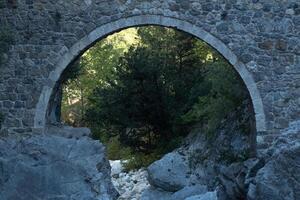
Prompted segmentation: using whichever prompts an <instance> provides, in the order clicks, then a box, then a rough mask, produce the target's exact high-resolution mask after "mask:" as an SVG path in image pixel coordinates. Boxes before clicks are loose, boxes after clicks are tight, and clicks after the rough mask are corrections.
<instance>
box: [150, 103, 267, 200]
mask: <svg viewBox="0 0 300 200" xmlns="http://www.w3.org/2000/svg"><path fill="white" fill-rule="evenodd" d="M241 111H243V113H244V115H241V114H239V113H240V112H241ZM238 116H243V117H244V118H242V117H238ZM248 117H249V116H248V115H247V109H245V110H244V109H242V108H241V109H238V111H236V112H234V113H232V114H230V115H229V116H228V117H227V119H226V120H224V121H223V122H222V125H221V126H220V127H219V129H218V130H216V133H215V136H211V137H210V138H208V137H207V135H205V134H204V133H203V132H201V130H199V128H195V130H193V131H192V132H191V133H190V135H189V136H188V137H187V138H186V141H185V143H184V144H183V145H182V146H181V147H180V148H178V149H176V150H175V151H173V152H171V153H169V154H167V155H165V156H164V157H163V158H162V159H161V160H159V161H156V162H154V163H153V164H152V165H150V166H149V167H148V173H149V182H150V184H151V185H152V186H154V187H156V188H159V189H162V190H165V191H168V192H174V191H177V192H176V193H177V195H180V194H184V195H185V197H190V196H193V195H201V194H203V193H204V192H207V191H214V190H216V191H218V192H220V195H221V196H222V197H223V199H224V200H229V199H243V197H245V196H246V191H245V190H246V189H244V188H245V186H244V182H245V179H246V178H245V175H246V173H247V172H249V174H254V175H251V177H250V175H249V177H248V179H249V181H250V178H253V176H255V174H256V172H257V171H258V169H259V167H257V166H258V164H257V162H256V159H252V160H248V162H247V163H248V164H247V166H248V165H249V167H245V165H244V163H243V161H245V160H247V159H248V158H249V156H250V154H249V151H250V150H251V146H250V145H249V144H250V142H249V141H250V140H251V134H246V133H245V131H246V130H244V128H243V127H244V126H243V125H245V122H246V121H247V119H248ZM237 119H239V120H237ZM259 166H260V165H259ZM260 167H262V166H260ZM248 168H249V169H248ZM257 168H258V169H257ZM250 172H251V173H250ZM195 186H202V187H203V186H205V188H206V189H204V190H203V189H202V190H201V189H198V190H197V191H198V193H196V194H195V193H194V192H195V191H194V190H192V188H193V187H195ZM178 190H179V191H178ZM153 191H154V193H156V191H155V190H153ZM147 192H148V193H151V191H147ZM160 193H161V192H160ZM176 193H173V194H172V196H170V198H169V199H176V198H175V197H176ZM168 194H169V193H168ZM156 195H158V194H156ZM199 198H200V197H199ZM178 199H180V198H178ZM182 199H183V198H182ZM223 199H222V200H223Z"/></svg>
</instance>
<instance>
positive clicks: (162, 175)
mask: <svg viewBox="0 0 300 200" xmlns="http://www.w3.org/2000/svg"><path fill="white" fill-rule="evenodd" d="M147 170H148V176H149V177H148V180H149V182H150V184H151V185H153V186H155V187H159V188H161V189H163V190H165V191H169V192H176V191H178V190H180V189H182V188H184V187H185V186H186V185H187V184H188V178H189V177H188V175H187V174H188V170H189V167H188V163H187V160H186V159H185V158H184V157H183V156H182V155H180V154H178V152H172V153H169V154H167V155H165V156H164V157H163V159H161V160H158V161H156V162H154V163H153V164H151V165H150V166H149V167H148V169H147Z"/></svg>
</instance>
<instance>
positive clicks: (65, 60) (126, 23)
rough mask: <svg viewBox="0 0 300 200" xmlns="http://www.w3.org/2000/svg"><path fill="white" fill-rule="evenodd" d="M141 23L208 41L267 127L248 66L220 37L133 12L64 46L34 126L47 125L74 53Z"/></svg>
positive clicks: (183, 23)
mask: <svg viewBox="0 0 300 200" xmlns="http://www.w3.org/2000/svg"><path fill="white" fill-rule="evenodd" d="M142 25H160V26H165V27H172V28H176V29H178V30H182V31H184V32H187V33H190V34H191V35H193V36H195V37H197V38H199V39H201V40H203V41H205V42H207V43H208V44H209V45H211V46H212V47H213V48H215V49H216V50H217V51H218V52H219V53H220V54H222V55H223V56H224V58H226V59H227V60H228V61H229V62H230V63H231V65H232V66H233V67H234V68H235V70H236V71H237V72H238V74H239V75H240V77H241V78H242V80H243V81H244V83H245V85H246V87H247V89H248V91H249V94H250V96H251V99H252V104H253V108H254V112H255V120H256V131H257V133H258V134H260V133H263V132H265V131H266V118H265V113H264V108H263V103H262V99H261V96H260V93H259V91H258V88H257V86H256V83H255V81H254V79H253V77H252V74H251V73H250V72H249V71H248V70H247V68H246V66H245V65H244V64H243V63H242V62H241V61H239V59H238V58H237V56H236V55H235V54H234V53H233V52H232V51H231V50H230V49H229V48H228V47H227V46H226V45H225V44H224V43H223V42H222V41H221V40H219V39H218V38H216V37H215V36H213V35H212V34H210V33H208V32H207V31H205V30H204V29H202V28H201V27H199V26H196V25H194V24H191V23H189V22H186V21H183V20H180V19H177V18H171V17H165V16H159V15H139V16H132V17H128V18H121V19H118V20H116V21H113V22H110V23H106V24H104V25H101V26H100V27H98V28H96V29H94V30H93V31H92V32H90V33H89V34H88V35H86V36H85V37H83V38H81V39H80V40H79V41H78V42H77V43H76V44H74V45H73V46H72V47H71V48H69V49H68V48H67V47H65V50H66V53H65V54H63V55H62V56H61V58H60V59H59V61H58V63H57V64H56V67H55V69H54V70H53V71H52V72H51V73H50V75H49V77H48V82H47V85H45V86H44V87H43V89H42V92H41V95H40V97H39V101H38V103H37V106H36V110H35V116H34V129H37V130H44V128H45V126H46V115H47V108H48V104H49V101H50V98H51V94H52V91H53V88H54V87H55V84H56V82H57V81H58V80H59V78H60V76H61V74H62V73H63V71H64V70H65V69H66V67H67V66H68V65H69V64H70V63H71V62H72V61H73V60H74V59H75V58H76V57H78V56H79V55H80V54H82V53H83V52H84V51H85V50H86V49H88V48H89V47H90V46H91V45H93V44H94V43H95V42H96V41H98V40H100V39H102V38H104V37H106V36H107V35H109V34H112V33H114V32H116V31H119V30H122V29H125V28H129V27H134V26H142Z"/></svg>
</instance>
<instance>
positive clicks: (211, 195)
mask: <svg viewBox="0 0 300 200" xmlns="http://www.w3.org/2000/svg"><path fill="white" fill-rule="evenodd" d="M185 200H218V197H217V193H216V192H207V193H205V194H200V195H195V196H192V197H188V198H186V199H185Z"/></svg>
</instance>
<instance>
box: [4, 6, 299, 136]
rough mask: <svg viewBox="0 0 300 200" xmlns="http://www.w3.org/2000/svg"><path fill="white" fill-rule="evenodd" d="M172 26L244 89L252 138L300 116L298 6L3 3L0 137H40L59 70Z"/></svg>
mask: <svg viewBox="0 0 300 200" xmlns="http://www.w3.org/2000/svg"><path fill="white" fill-rule="evenodd" d="M150 24H151V25H161V26H167V27H174V28H177V29H179V30H182V31H185V32H188V33H190V34H192V35H194V36H196V37H198V38H199V39H201V40H204V41H205V42H207V43H208V44H210V45H211V46H212V47H214V48H215V49H216V50H217V51H219V52H220V53H221V54H222V55H223V56H224V57H225V58H226V59H227V60H228V61H229V62H230V63H231V64H232V66H233V67H234V68H235V70H236V71H237V72H238V73H239V75H240V76H241V78H242V79H243V81H244V83H245V85H246V86H247V88H248V90H249V93H250V96H251V98H252V103H253V107H254V111H255V118H256V130H257V135H258V139H257V140H260V139H261V138H263V137H262V136H265V135H269V134H277V133H279V131H280V130H282V129H284V128H286V127H287V126H288V125H289V122H291V121H294V120H296V119H297V118H298V119H299V116H300V2H299V1H298V0H211V1H207V0H68V1H66V0H2V1H0V32H4V31H9V32H10V33H11V36H12V41H13V43H11V45H10V48H9V50H7V51H5V52H3V53H2V54H3V55H2V57H3V59H2V64H1V66H0V112H1V113H3V114H4V116H5V120H4V123H3V125H2V133H13V134H22V133H24V132H31V131H43V130H44V128H45V126H46V125H47V116H48V114H47V113H48V107H49V102H50V101H51V95H52V93H53V89H54V87H55V85H56V83H57V81H58V80H59V79H60V76H61V74H62V72H63V71H64V69H66V67H68V66H69V65H70V64H71V63H72V61H74V60H75V59H76V58H77V57H78V56H80V55H81V54H82V53H83V52H84V51H85V50H86V49H88V48H89V47H90V46H91V45H93V44H94V43H95V42H97V41H98V40H100V39H102V38H103V37H105V36H107V35H109V34H112V33H114V32H116V31H119V30H121V29H124V28H127V27H133V26H141V25H150ZM0 42H1V41H0Z"/></svg>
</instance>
